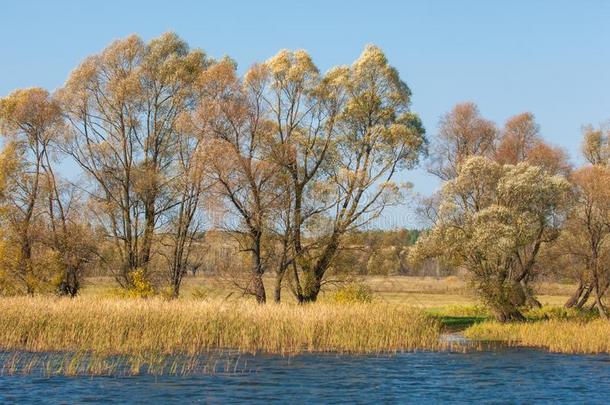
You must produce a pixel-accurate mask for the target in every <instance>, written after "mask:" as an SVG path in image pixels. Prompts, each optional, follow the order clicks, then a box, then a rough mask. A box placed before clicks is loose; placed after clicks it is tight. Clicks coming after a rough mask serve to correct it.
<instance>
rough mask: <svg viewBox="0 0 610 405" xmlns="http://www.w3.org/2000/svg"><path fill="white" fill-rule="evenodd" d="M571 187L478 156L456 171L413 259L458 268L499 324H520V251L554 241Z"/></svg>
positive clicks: (534, 170) (524, 167) (537, 171)
mask: <svg viewBox="0 0 610 405" xmlns="http://www.w3.org/2000/svg"><path fill="white" fill-rule="evenodd" d="M569 196H570V185H569V183H568V182H567V181H566V180H565V179H564V178H563V177H561V176H553V175H550V174H548V173H547V172H546V171H545V170H543V169H541V168H540V167H538V166H531V165H529V164H527V163H520V164H517V165H504V166H502V165H500V164H498V163H497V162H494V161H493V160H491V159H489V158H485V157H481V156H475V157H471V158H469V159H467V160H466V161H465V162H463V163H462V164H461V165H460V168H459V171H458V176H457V177H456V178H455V179H453V180H450V181H448V182H446V183H445V184H444V185H443V188H442V191H441V204H440V208H439V211H438V217H437V219H436V223H435V225H434V227H433V228H432V229H431V230H430V231H429V232H428V233H427V234H426V235H424V236H423V237H420V239H419V240H418V241H417V243H416V245H415V248H414V249H413V250H412V251H411V253H410V257H411V259H412V260H414V261H418V260H421V259H422V258H426V257H442V258H444V259H445V260H446V261H448V262H450V263H452V264H453V265H455V266H458V267H463V268H464V269H466V271H468V272H469V274H470V275H471V278H472V281H473V283H474V286H475V288H476V291H477V292H478V293H479V295H480V297H481V298H482V299H483V301H484V302H485V303H486V304H487V305H488V306H489V307H490V309H491V310H492V312H493V314H494V315H495V317H496V319H498V320H499V321H510V320H522V319H523V315H522V314H521V312H520V310H519V305H520V304H522V303H523V297H522V289H521V287H520V284H519V283H520V281H521V280H522V278H523V277H524V272H523V270H522V269H521V268H520V267H518V266H515V265H514V264H515V262H517V261H519V260H520V258H519V255H520V251H521V250H522V249H523V247H524V246H529V245H531V244H532V242H533V241H535V240H536V238H537V237H538V234H539V232H540V228H539V227H538V222H539V220H540V218H541V217H542V216H543V217H544V218H545V221H546V223H547V224H548V225H547V227H545V228H544V231H543V232H544V235H545V238H544V239H543V242H542V243H547V242H548V241H551V240H553V239H555V238H556V237H557V235H558V228H559V226H561V223H562V220H563V217H564V215H565V212H566V209H567V208H568V206H569Z"/></svg>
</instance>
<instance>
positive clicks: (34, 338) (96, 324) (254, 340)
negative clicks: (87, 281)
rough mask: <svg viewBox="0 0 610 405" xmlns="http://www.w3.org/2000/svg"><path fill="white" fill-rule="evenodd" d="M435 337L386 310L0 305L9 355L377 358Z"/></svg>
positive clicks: (432, 329)
mask: <svg viewBox="0 0 610 405" xmlns="http://www.w3.org/2000/svg"><path fill="white" fill-rule="evenodd" d="M440 333H441V325H440V322H439V321H438V320H436V319H435V318H432V317H430V316H429V315H427V314H425V313H424V312H422V311H420V310H418V309H414V308H411V307H408V306H403V305H396V304H384V303H369V304H349V305H347V304H346V305H338V304H327V303H315V304H311V305H304V306H298V305H286V304H283V305H273V304H270V305H256V304H254V303H252V302H249V301H235V302H222V301H195V300H176V301H164V300H161V299H149V300H143V299H132V300H129V299H96V298H76V299H59V298H45V297H35V298H28V297H16V298H2V299H0V345H1V349H3V350H7V351H14V350H25V351H35V352H47V351H71V352H82V351H90V352H94V353H98V354H105V355H110V354H128V355H134V354H139V353H155V354H177V353H184V354H189V355H194V354H198V353H204V352H208V351H210V350H213V349H218V348H230V349H237V350H239V351H242V352H266V353H277V354H291V353H299V352H342V353H345V352H348V353H377V352H396V351H411V350H417V349H431V350H433V349H436V348H438V347H439V336H440Z"/></svg>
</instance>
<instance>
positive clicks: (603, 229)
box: [561, 165, 610, 318]
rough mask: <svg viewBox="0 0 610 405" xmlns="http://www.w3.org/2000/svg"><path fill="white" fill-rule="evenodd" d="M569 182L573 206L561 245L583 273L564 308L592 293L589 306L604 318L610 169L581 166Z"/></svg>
mask: <svg viewBox="0 0 610 405" xmlns="http://www.w3.org/2000/svg"><path fill="white" fill-rule="evenodd" d="M571 179H572V182H573V184H574V187H575V191H576V192H575V205H574V209H573V210H572V212H571V213H570V216H569V217H568V221H567V223H566V227H565V229H564V232H563V234H562V240H561V245H562V247H563V249H562V250H563V252H564V253H567V254H568V255H569V256H571V258H572V259H573V263H574V264H575V265H576V266H579V267H581V268H582V269H583V270H584V272H583V273H582V276H581V278H580V285H579V287H578V290H577V292H576V294H574V296H573V297H572V298H571V299H570V301H569V302H568V305H566V306H568V307H570V306H577V307H582V306H583V305H584V304H585V303H586V302H587V300H588V299H589V296H590V294H591V293H593V296H594V304H593V306H594V307H597V309H598V311H599V314H600V316H601V317H603V318H608V310H607V308H606V305H605V303H604V302H603V298H604V296H605V294H606V291H607V290H608V288H609V287H610V169H608V168H607V167H605V166H602V165H593V166H588V167H583V168H581V169H579V170H577V171H576V172H575V173H574V174H573V175H572V177H571Z"/></svg>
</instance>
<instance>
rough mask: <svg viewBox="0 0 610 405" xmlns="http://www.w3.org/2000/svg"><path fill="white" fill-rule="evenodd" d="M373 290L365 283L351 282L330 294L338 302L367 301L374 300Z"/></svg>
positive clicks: (332, 299)
mask: <svg viewBox="0 0 610 405" xmlns="http://www.w3.org/2000/svg"><path fill="white" fill-rule="evenodd" d="M373 298H374V296H373V290H372V289H371V287H369V286H368V285H366V284H364V283H350V284H348V285H346V286H343V287H341V288H339V289H338V290H336V291H334V292H333V293H332V294H331V295H330V299H331V301H333V302H335V303H337V304H354V303H367V302H372V301H373Z"/></svg>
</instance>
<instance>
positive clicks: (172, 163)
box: [58, 33, 210, 286]
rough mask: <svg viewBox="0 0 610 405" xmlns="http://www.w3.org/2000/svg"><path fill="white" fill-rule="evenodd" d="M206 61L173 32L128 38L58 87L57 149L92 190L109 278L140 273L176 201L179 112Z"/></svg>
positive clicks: (188, 100) (123, 279) (187, 103)
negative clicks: (64, 134)
mask: <svg viewBox="0 0 610 405" xmlns="http://www.w3.org/2000/svg"><path fill="white" fill-rule="evenodd" d="M209 64H210V61H209V60H208V59H207V58H206V57H205V55H204V54H203V53H202V52H201V51H199V50H192V51H191V50H189V48H188V45H187V44H186V43H185V42H184V41H182V40H181V39H180V38H178V37H177V36H176V35H175V34H173V33H167V34H163V35H162V36H160V37H159V38H156V39H154V40H152V41H150V42H149V43H148V44H146V43H144V42H143V41H142V40H141V39H140V38H139V37H137V36H135V35H132V36H130V37H127V38H125V39H122V40H118V41H115V42H114V43H112V44H111V45H110V46H108V47H107V48H106V49H104V50H103V51H102V52H101V53H100V54H97V55H94V56H90V57H88V58H87V59H86V60H85V61H84V62H83V63H82V64H81V65H80V66H79V67H78V68H76V69H75V70H74V71H73V72H72V73H71V75H70V77H69V78H68V81H67V83H66V84H65V86H64V87H63V88H62V89H61V90H60V91H59V92H58V97H59V99H60V100H61V101H62V105H63V107H64V110H65V114H66V117H67V119H68V121H69V122H70V124H71V128H72V131H71V134H70V136H69V137H68V139H67V142H66V147H65V151H66V152H67V153H68V154H69V155H71V156H72V157H73V158H74V159H75V160H76V162H77V163H78V164H79V165H80V166H81V167H82V168H83V170H84V172H85V173H86V175H87V177H88V178H89V179H90V180H91V182H92V184H93V185H94V187H93V188H92V189H91V190H89V192H90V197H91V200H92V203H93V204H92V206H93V207H95V210H96V212H97V214H98V217H99V219H100V224H101V225H102V226H103V227H104V229H105V230H106V232H107V235H108V237H109V238H110V240H111V241H112V243H113V244H114V247H115V250H116V254H117V256H118V258H119V259H118V261H119V263H118V267H119V271H118V273H117V274H116V276H117V280H118V281H119V283H120V284H121V285H123V286H129V285H130V284H131V277H130V273H131V272H133V271H134V270H135V269H138V268H141V269H142V270H143V271H144V272H146V271H147V269H148V266H149V263H150V261H151V256H152V253H153V243H154V240H155V233H156V231H157V229H158V228H159V227H161V226H163V225H164V223H165V222H166V221H168V218H167V216H166V214H167V213H168V212H170V211H171V209H172V208H173V207H174V206H175V204H176V202H175V201H174V200H173V199H172V198H171V195H172V181H173V180H174V179H175V178H176V166H177V165H178V166H180V165H179V164H177V162H176V161H177V156H179V152H178V149H179V148H180V146H179V145H180V144H181V143H180V140H179V137H180V133H179V132H178V131H177V130H176V123H177V119H178V117H179V116H180V114H181V113H183V112H185V111H187V110H188V109H190V108H191V107H192V104H193V97H194V85H195V83H196V81H197V79H198V77H199V75H200V74H201V72H202V71H203V70H204V69H205V68H206V67H207V66H208V65H209Z"/></svg>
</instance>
